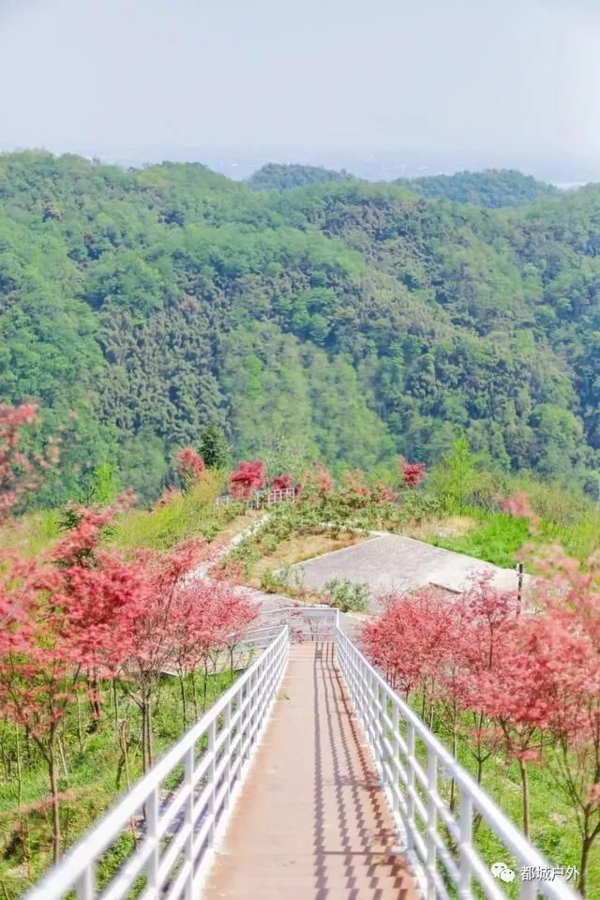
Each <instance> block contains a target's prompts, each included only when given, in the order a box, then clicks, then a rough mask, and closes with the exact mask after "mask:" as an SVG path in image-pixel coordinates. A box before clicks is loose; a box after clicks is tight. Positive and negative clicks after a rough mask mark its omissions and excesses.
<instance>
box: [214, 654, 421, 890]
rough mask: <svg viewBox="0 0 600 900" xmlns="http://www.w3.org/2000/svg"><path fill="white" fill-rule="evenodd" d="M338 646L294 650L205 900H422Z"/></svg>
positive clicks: (215, 865) (218, 857)
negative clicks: (399, 849)
mask: <svg viewBox="0 0 600 900" xmlns="http://www.w3.org/2000/svg"><path fill="white" fill-rule="evenodd" d="M333 657H334V645H333V644H325V643H312V642H311V643H305V644H299V645H298V644H296V645H293V646H292V647H291V648H290V661H289V663H288V667H287V670H286V674H285V676H284V679H283V683H282V686H281V692H280V696H279V699H278V701H277V703H276V705H275V707H274V710H273V713H272V716H271V719H270V721H269V724H268V726H267V730H266V732H265V736H264V738H263V741H262V744H261V746H260V747H259V748H258V750H257V753H256V758H255V761H254V764H253V768H252V771H251V773H250V775H249V778H248V781H247V782H246V784H245V786H244V788H243V789H242V794H241V796H240V798H239V800H238V802H237V804H236V808H235V810H234V812H233V815H232V818H231V821H230V823H229V826H228V828H227V832H226V835H225V839H224V843H223V845H222V846H221V848H220V850H221V852H220V854H219V855H218V856H217V860H216V862H215V864H214V866H213V868H212V871H211V873H210V876H209V879H208V883H207V885H206V888H205V890H204V891H203V892H202V897H203V898H206V900H218V898H219V900H220V898H227V900H242V898H243V900H252V898H255V897H256V898H260V900H295V898H302V900H358V898H360V900H363V898H364V900H386V898H388V897H389V898H394V900H416V898H417V897H418V896H419V894H418V892H417V891H416V889H415V887H414V883H413V880H412V878H411V876H410V874H409V873H408V872H407V868H406V865H405V863H404V860H403V858H402V857H401V856H394V855H393V849H394V844H395V842H396V836H395V832H394V829H393V826H392V820H391V816H390V814H389V812H388V807H387V804H386V801H385V798H384V796H383V791H382V790H381V788H380V787H379V785H378V782H377V778H376V775H375V771H374V769H373V766H372V763H371V757H370V754H369V752H368V750H367V748H366V746H365V744H364V739H363V733H362V729H361V727H360V725H359V724H358V723H357V722H356V720H355V718H354V715H353V713H352V711H351V706H350V701H349V699H348V697H347V694H346V692H345V689H344V688H343V686H342V681H341V676H340V674H339V672H338V670H337V667H336V665H335V662H334V658H333Z"/></svg>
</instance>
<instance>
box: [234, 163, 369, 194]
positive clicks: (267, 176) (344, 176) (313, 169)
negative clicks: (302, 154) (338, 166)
mask: <svg viewBox="0 0 600 900" xmlns="http://www.w3.org/2000/svg"><path fill="white" fill-rule="evenodd" d="M358 180H359V179H357V178H354V176H352V175H349V174H348V172H345V171H344V170H343V169H342V171H341V172H336V171H335V170H333V169H325V168H323V167H322V166H303V165H297V164H293V163H292V164H289V165H286V164H282V163H267V165H266V166H263V167H262V168H261V169H258V171H256V172H254V174H253V175H251V176H250V178H249V179H248V182H247V184H248V185H249V186H250V187H251V188H254V190H256V191H288V190H290V188H297V187H307V186H308V185H312V184H327V183H328V182H332V181H358Z"/></svg>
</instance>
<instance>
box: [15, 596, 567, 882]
mask: <svg viewBox="0 0 600 900" xmlns="http://www.w3.org/2000/svg"><path fill="white" fill-rule="evenodd" d="M269 618H270V619H271V621H267V623H266V624H265V625H264V626H259V627H257V628H256V629H255V630H254V631H253V632H251V633H250V634H249V635H248V636H247V637H246V639H245V640H246V641H247V642H248V644H251V645H254V646H257V647H260V648H261V649H262V652H261V655H260V656H259V658H258V659H257V661H256V662H255V663H254V664H253V665H252V666H251V668H249V669H248V670H247V671H246V672H245V673H244V674H243V675H241V676H240V678H239V679H238V680H237V682H236V683H235V684H234V685H232V687H231V688H230V689H229V690H228V691H227V692H226V693H225V694H224V695H223V696H222V697H221V698H219V699H218V700H217V702H216V703H215V704H214V706H213V707H212V708H211V709H210V710H209V711H208V712H207V713H206V714H205V715H204V716H203V717H202V718H201V719H200V720H199V722H198V723H197V724H196V725H195V726H193V727H192V728H191V730H190V731H189V732H188V733H187V734H186V735H185V736H184V737H183V738H182V739H181V740H180V741H179V742H178V743H177V744H176V745H175V746H174V747H173V749H172V750H170V751H169V752H168V753H167V755H166V756H165V757H164V758H163V759H162V760H161V761H160V762H158V763H157V764H156V765H155V766H154V767H153V768H152V769H151V770H150V772H148V773H147V774H146V775H145V776H144V777H143V778H142V779H141V780H140V781H139V782H138V784H137V785H135V786H134V788H133V789H132V790H131V791H130V792H129V793H128V794H127V795H126V796H125V797H124V798H123V799H122V800H121V801H120V802H119V803H118V804H117V805H116V806H115V807H114V808H112V809H111V810H110V811H109V812H108V813H107V814H106V816H105V817H104V818H103V819H102V820H101V821H100V823H99V824H98V825H97V826H96V827H95V828H93V829H92V830H91V831H90V832H88V834H87V835H86V836H85V837H84V838H83V839H82V840H81V841H80V842H79V843H78V844H77V845H76V846H75V847H74V848H73V849H72V850H71V851H70V852H69V853H68V854H67V856H66V857H65V858H64V859H63V860H62V862H61V863H59V865H58V866H56V867H55V868H54V869H52V870H51V871H50V873H49V874H48V875H47V876H46V878H44V879H43V880H42V881H41V882H40V883H39V884H38V885H36V886H35V887H34V888H33V889H32V890H31V891H30V892H29V893H28V894H27V895H26V898H25V900H61V898H65V897H76V898H77V900H93V898H101V900H124V898H128V897H130V896H136V897H139V898H140V900H180V898H183V897H185V898H186V900H191V898H192V892H195V893H194V896H197V895H198V892H199V889H200V886H201V883H202V881H203V880H204V877H205V875H206V872H207V870H208V867H209V866H210V862H211V859H212V856H213V849H214V844H215V839H216V838H218V837H219V835H220V834H222V833H223V831H224V830H225V827H226V825H227V822H228V820H229V816H230V813H231V810H232V805H233V802H234V800H235V798H236V796H237V795H238V793H239V789H240V787H241V785H242V783H243V781H244V779H245V777H246V775H247V772H248V768H249V763H250V759H251V755H252V752H253V749H254V748H255V746H256V743H257V741H258V738H259V736H260V734H261V732H262V730H263V728H264V726H265V725H266V722H267V720H268V717H269V712H270V710H271V708H272V705H273V701H274V700H275V698H276V695H277V690H278V688H279V685H280V683H281V679H282V677H283V674H284V671H285V667H286V663H287V659H288V650H289V644H290V642H296V641H299V642H302V641H306V640H312V641H327V642H335V644H336V657H337V663H338V666H339V669H340V672H341V674H342V676H343V679H344V682H345V684H346V687H347V689H348V693H349V695H350V699H351V702H352V704H353V706H354V709H355V711H356V714H357V718H358V720H359V722H360V724H361V725H362V727H363V729H364V732H365V735H366V738H367V741H368V745H369V749H370V752H371V754H372V756H373V760H374V762H375V765H376V768H377V770H378V773H379V775H380V777H381V780H382V783H383V786H384V789H385V793H386V796H387V799H388V802H389V805H390V809H391V811H392V814H393V817H394V821H395V825H396V828H397V833H398V836H399V838H400V842H401V844H402V851H403V852H404V853H405V855H406V856H407V859H408V861H409V862H410V863H411V865H412V866H413V868H414V871H415V874H416V875H417V877H418V880H419V882H420V885H421V891H422V896H423V897H424V898H426V900H438V898H441V900H450V898H455V897H458V898H459V900H472V898H474V897H477V898H479V897H483V896H485V897H487V898H489V900H506V898H507V897H508V896H514V888H515V887H516V885H513V886H512V888H508V889H507V890H506V891H505V890H503V883H502V882H501V881H497V880H495V879H494V877H493V875H492V873H491V871H490V867H489V866H488V865H486V863H485V862H484V861H483V860H482V858H481V856H480V855H479V853H478V852H477V850H476V847H475V843H476V840H475V837H476V835H475V816H477V817H479V818H480V825H482V826H483V827H484V828H485V829H487V831H488V832H489V833H490V834H491V835H493V839H494V844H495V845H497V846H498V847H499V848H501V849H499V851H498V852H499V855H501V854H502V852H503V850H504V852H505V853H506V859H505V860H499V862H505V863H509V864H511V865H514V866H515V868H519V867H528V868H529V870H530V871H540V870H543V871H545V872H548V871H550V872H551V871H553V870H552V867H551V866H550V864H549V863H548V861H547V860H546V859H545V858H544V857H543V856H542V855H541V854H540V853H539V852H538V851H537V850H536V849H535V847H533V845H532V844H530V843H529V841H528V840H527V839H526V838H525V837H524V835H523V834H522V833H521V832H520V831H519V830H518V829H517V828H516V827H515V826H514V825H513V824H512V823H511V822H510V821H509V820H508V818H507V817H506V816H505V815H504V813H503V812H502V811H501V810H500V809H499V808H498V806H496V804H495V803H494V802H493V801H492V800H491V799H490V798H489V797H488V796H487V794H486V793H485V792H484V791H483V790H482V789H481V788H480V787H479V785H478V784H477V783H476V782H475V780H474V779H473V778H472V777H471V776H470V775H469V774H468V773H467V772H466V771H465V770H464V769H463V768H462V767H461V766H460V765H459V764H458V763H457V761H456V760H455V759H454V758H453V757H452V755H451V754H450V753H449V752H448V750H447V749H446V748H445V747H444V746H443V745H442V744H441V743H440V741H439V740H438V739H437V738H436V737H435V736H434V735H433V734H432V732H431V731H429V729H428V728H426V726H425V725H424V724H423V722H422V721H421V720H420V719H419V718H418V716H416V715H415V714H414V713H413V712H412V710H411V709H410V708H409V707H408V706H407V704H406V703H405V702H404V701H403V700H402V699H401V698H400V697H399V696H398V695H397V694H396V693H395V691H393V690H392V688H391V687H390V686H389V685H388V684H387V683H386V682H385V680H384V679H383V678H382V677H381V675H380V674H379V673H378V672H377V671H376V670H375V669H374V668H373V666H372V665H371V664H370V663H369V661H368V660H367V659H366V657H365V656H364V655H363V654H362V653H361V652H360V650H359V649H358V648H357V646H356V645H355V644H354V643H353V642H352V641H351V640H350V638H349V637H348V636H347V635H346V634H345V633H344V632H343V630H342V629H341V627H340V614H339V613H338V612H337V611H336V610H333V609H331V608H330V607H314V606H313V607H305V608H299V607H288V608H283V609H278V610H275V611H273V613H272V614H271V615H270V616H269ZM452 782H453V784H454V798H455V802H454V803H453V808H450V804H449V803H448V802H447V801H446V800H445V794H447V789H448V786H449V785H450V784H451V783H452ZM128 833H134V834H135V841H134V847H133V851H132V852H131V853H130V855H129V856H128V857H127V859H126V860H125V862H124V864H123V865H122V866H121V867H120V868H119V870H118V871H117V872H115V873H113V874H112V877H111V876H110V875H109V874H107V871H106V863H104V865H103V857H104V855H105V854H106V853H107V851H110V850H111V849H112V848H114V847H115V844H117V843H118V841H119V839H121V838H123V837H126V835H127V834H128ZM233 864H235V863H233ZM98 875H100V876H101V880H102V882H103V883H102V884H101V885H99V886H97V876H98ZM132 889H134V890H135V892H134V893H133V894H132V893H131V892H132ZM539 895H541V896H543V897H547V898H550V900H577V898H578V896H579V895H578V894H576V892H575V891H573V890H572V889H571V888H570V887H569V885H568V884H567V883H566V881H564V880H563V879H559V878H556V879H555V880H553V881H551V880H547V881H543V880H537V881H536V880H531V881H526V880H522V881H521V884H520V887H519V897H520V898H521V900H535V898H537V897H538V896H539Z"/></svg>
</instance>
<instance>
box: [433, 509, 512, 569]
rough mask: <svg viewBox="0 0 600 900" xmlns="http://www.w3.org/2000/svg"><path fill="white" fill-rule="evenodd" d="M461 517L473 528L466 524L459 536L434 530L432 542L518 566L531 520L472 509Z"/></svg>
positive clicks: (507, 565) (483, 558) (501, 564)
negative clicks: (518, 555) (466, 526)
mask: <svg viewBox="0 0 600 900" xmlns="http://www.w3.org/2000/svg"><path fill="white" fill-rule="evenodd" d="M461 520H462V521H463V522H464V521H469V522H470V523H471V527H470V528H469V529H468V530H467V529H466V528H464V527H463V533H462V534H461V533H460V532H459V533H456V534H455V535H452V533H451V532H450V533H448V534H444V533H443V531H441V530H438V531H437V532H436V531H433V533H431V534H430V536H429V538H428V540H429V543H431V544H433V545H434V546H436V547H443V548H444V549H445V550H454V551H455V552H456V553H464V554H466V555H467V556H474V557H476V558H477V559H482V560H485V561H486V562H489V563H493V564H494V565H496V566H501V567H502V568H504V569H509V568H511V567H512V566H514V565H515V562H516V554H517V553H518V552H519V550H520V549H521V547H522V546H523V544H525V543H526V542H527V541H528V540H529V531H528V523H527V522H526V521H525V520H524V519H516V518H514V517H513V516H510V515H508V514H507V513H494V512H489V511H488V510H484V509H471V510H469V514H468V516H463V517H461ZM440 531H441V533H440Z"/></svg>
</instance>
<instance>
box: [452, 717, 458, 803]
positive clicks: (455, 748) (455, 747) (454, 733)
mask: <svg viewBox="0 0 600 900" xmlns="http://www.w3.org/2000/svg"><path fill="white" fill-rule="evenodd" d="M457 751H458V734H457V728H456V717H455V718H454V721H453V723H452V758H453V759H456V753H457ZM455 802H456V787H455V784H454V778H453V779H452V781H451V782H450V812H454V804H455Z"/></svg>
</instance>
